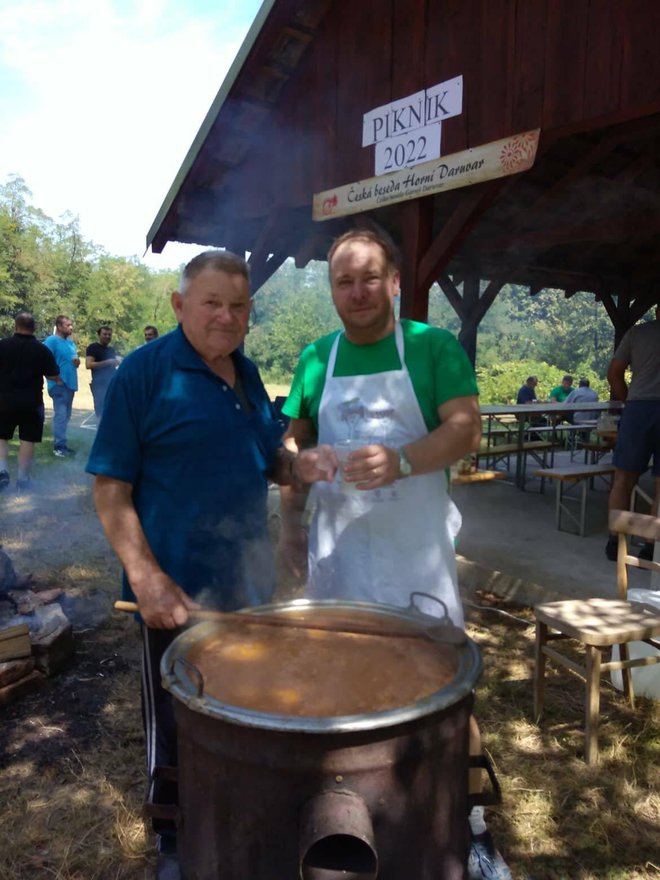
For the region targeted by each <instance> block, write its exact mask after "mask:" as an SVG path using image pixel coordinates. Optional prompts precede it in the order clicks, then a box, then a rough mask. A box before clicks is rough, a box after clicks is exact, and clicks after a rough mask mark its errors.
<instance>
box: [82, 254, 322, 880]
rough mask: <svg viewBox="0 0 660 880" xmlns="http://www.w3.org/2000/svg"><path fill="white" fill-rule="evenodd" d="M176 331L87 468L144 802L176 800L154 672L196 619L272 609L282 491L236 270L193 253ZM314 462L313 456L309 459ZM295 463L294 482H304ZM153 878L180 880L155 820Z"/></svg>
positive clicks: (179, 297)
mask: <svg viewBox="0 0 660 880" xmlns="http://www.w3.org/2000/svg"><path fill="white" fill-rule="evenodd" d="M172 307H173V309H174V312H175V314H176V316H177V318H178V321H179V326H178V328H177V329H176V330H174V331H172V332H171V333H168V334H167V335H165V336H161V337H160V338H158V339H156V340H154V341H153V342H152V343H150V344H149V345H145V346H142V347H141V348H139V349H137V350H136V351H134V352H133V353H132V354H130V355H129V356H128V357H127V358H126V359H125V360H124V361H122V364H121V366H120V367H119V369H118V370H117V371H116V373H115V375H114V377H113V380H112V382H111V384H110V387H109V389H108V393H107V396H106V399H105V408H104V416H103V419H102V420H101V422H100V425H99V429H98V432H97V435H96V439H95V442H94V446H93V448H92V452H91V455H90V458H89V462H88V464H87V470H88V472H90V473H92V474H95V475H96V480H95V485H94V498H95V502H96V508H97V511H98V514H99V518H100V520H101V523H102V524H103V528H104V530H105V532H106V535H107V537H108V540H109V541H110V543H111V545H112V547H113V549H114V550H115V552H116V553H117V555H118V556H119V559H120V560H121V562H122V565H123V567H124V577H123V595H124V598H126V599H129V600H135V601H137V603H138V608H139V612H140V615H141V619H142V622H143V623H142V635H143V642H144V651H143V675H142V700H143V714H144V723H145V733H146V742H147V759H148V769H149V773H150V776H151V778H152V782H151V791H150V799H151V800H152V801H153V802H154V803H166V802H167V801H168V800H171V799H173V798H174V797H175V796H176V793H175V792H174V791H167V789H166V788H164V787H163V784H162V783H161V782H160V781H159V780H156V781H155V782H154V780H153V772H154V770H155V769H156V767H158V766H163V765H169V766H176V763H177V761H176V730H175V725H174V719H173V715H172V707H171V701H170V696H169V694H168V693H167V692H166V691H165V690H164V689H163V688H162V686H161V684H160V672H159V664H160V659H161V657H162V655H163V653H164V651H165V649H166V648H167V647H168V645H169V644H170V643H171V642H172V640H173V639H174V638H175V636H176V635H178V633H179V632H180V629H179V628H180V627H181V626H183V625H184V624H185V623H186V621H187V619H188V612H189V611H190V610H191V609H193V608H196V607H198V604H201V605H204V606H205V607H213V608H218V609H222V610H227V611H229V610H233V609H236V608H241V607H244V606H247V605H258V604H261V603H263V602H265V601H268V600H269V599H270V598H271V595H272V592H273V588H274V565H273V559H272V555H271V548H270V543H269V539H268V529H267V491H268V480H269V479H273V480H275V481H276V482H280V483H287V482H290V481H291V480H292V479H293V477H294V465H293V462H294V456H293V454H292V453H291V452H289V451H288V450H286V449H285V448H284V447H283V446H282V444H281V434H282V424H281V421H280V420H279V419H278V418H277V416H276V414H275V412H274V410H273V408H272V406H271V403H270V400H269V398H268V395H267V393H266V390H265V388H264V386H263V384H262V382H261V379H260V377H259V373H258V372H257V368H256V367H255V365H254V364H253V363H252V362H251V361H249V360H248V359H247V358H246V357H244V356H243V355H242V354H241V353H240V352H239V351H238V349H239V346H240V345H241V343H242V342H243V339H244V338H245V334H246V333H247V328H248V319H249V315H250V292H249V273H248V267H247V264H246V263H245V261H244V260H243V259H241V258H240V257H237V256H235V255H234V254H229V253H227V252H225V251H205V252H204V253H202V254H200V255H198V256H197V257H195V258H194V259H193V260H192V261H191V262H190V263H189V264H188V265H187V266H186V268H185V269H184V271H183V275H182V278H181V286H180V290H179V291H178V292H175V293H173V294H172ZM308 458H309V459H310V460H312V459H313V456H312V454H311V453H310V455H309V456H308ZM305 459H306V456H305V454H304V453H303V454H302V455H301V456H298V460H297V463H296V469H295V477H297V478H301V479H302V478H305V479H313V478H314V468H313V467H312V468H311V470H308V471H306V469H305ZM154 829H155V830H156V831H157V833H158V835H159V841H158V843H159V852H160V854H161V855H160V856H159V860H158V866H157V874H156V876H157V877H158V878H175V877H177V876H179V874H178V865H177V862H176V835H175V829H174V827H173V826H170V825H168V824H167V823H164V822H163V821H162V820H161V821H160V822H159V824H157V823H156V822H155V823H154Z"/></svg>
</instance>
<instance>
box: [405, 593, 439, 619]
mask: <svg viewBox="0 0 660 880" xmlns="http://www.w3.org/2000/svg"><path fill="white" fill-rule="evenodd" d="M415 596H423V598H424V599H431V601H432V602H437V603H438V605H442V611H443V613H442V617H440V618H439V622H442V623H444V621H445V620H447V621H449V612H448V610H447V606H446V605H445V603H444V602H443V601H442V599H438V597H437V596H432V595H431V594H430V593H425V592H424V591H423V590H414V591H413V592H412V593H411V594H410V608H411V610H413V611H419V612H420V613H421V614H424V612H423V611H422V610H421V609H420V608H418V607H417V605H415Z"/></svg>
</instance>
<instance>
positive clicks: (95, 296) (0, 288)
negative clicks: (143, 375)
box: [0, 176, 177, 353]
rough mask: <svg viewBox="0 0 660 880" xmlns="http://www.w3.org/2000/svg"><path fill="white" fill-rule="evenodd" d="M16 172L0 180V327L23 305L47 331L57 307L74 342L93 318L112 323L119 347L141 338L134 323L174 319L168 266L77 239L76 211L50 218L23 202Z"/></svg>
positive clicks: (91, 331)
mask: <svg viewBox="0 0 660 880" xmlns="http://www.w3.org/2000/svg"><path fill="white" fill-rule="evenodd" d="M30 196H31V194H30V191H29V189H28V188H27V186H26V184H25V181H23V180H22V179H21V178H20V177H17V176H13V177H11V178H9V180H8V182H7V183H6V184H5V185H4V186H0V335H1V336H7V335H9V334H11V333H12V332H13V315H14V314H15V313H16V312H17V311H18V310H19V309H26V310H27V311H29V312H32V314H33V315H34V316H35V319H36V322H37V333H38V335H39V336H40V337H44V336H47V335H48V334H49V333H50V332H51V331H52V327H53V324H54V320H55V318H56V316H57V315H58V314H66V315H70V316H71V317H72V318H73V319H74V322H75V325H76V331H75V338H76V339H77V340H78V342H79V347H80V348H81V349H84V347H85V346H86V345H87V344H89V343H90V342H93V341H95V340H96V330H97V328H98V327H99V325H100V324H109V325H110V326H111V327H112V328H113V331H114V341H113V344H114V345H116V347H117V349H118V350H119V351H120V352H122V353H127V352H128V351H130V350H131V349H133V348H135V347H136V346H137V345H140V344H141V343H142V342H143V336H142V328H143V327H144V325H145V324H156V325H157V326H158V327H159V328H160V329H161V332H163V331H165V330H167V329H170V328H171V327H173V326H174V324H175V320H174V316H173V314H172V311H171V309H170V307H169V293H170V291H171V290H173V289H174V288H175V287H176V284H177V274H176V273H175V272H151V271H150V270H149V269H148V268H147V267H146V266H144V265H142V264H141V263H139V262H138V261H136V260H131V259H125V258H123V257H111V256H109V255H108V254H106V253H105V252H104V251H103V249H102V248H100V247H98V246H97V245H95V244H93V243H92V242H89V241H85V240H84V238H83V237H82V235H81V233H80V229H79V224H78V219H77V217H74V216H72V215H70V214H67V215H65V216H63V217H62V218H61V219H60V220H59V221H54V220H52V219H51V218H50V217H48V216H46V215H45V214H44V213H43V212H42V211H40V210H38V209H37V208H34V207H32V206H31V205H30V204H29V199H30Z"/></svg>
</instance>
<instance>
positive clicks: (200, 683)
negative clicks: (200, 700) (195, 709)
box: [171, 657, 204, 697]
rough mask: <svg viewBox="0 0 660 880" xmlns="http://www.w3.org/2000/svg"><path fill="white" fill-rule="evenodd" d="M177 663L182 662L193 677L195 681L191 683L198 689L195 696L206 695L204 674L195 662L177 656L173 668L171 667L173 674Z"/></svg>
mask: <svg viewBox="0 0 660 880" xmlns="http://www.w3.org/2000/svg"><path fill="white" fill-rule="evenodd" d="M177 663H180V664H181V665H182V666H183V667H184V669H185V671H186V672H187V673H188V675H189V676H190V677H191V678H192V679H193V681H192V682H191V683H192V685H193V687H195V688H196V689H197V693H196V694H195V696H196V697H202V696H203V695H204V676H203V675H202V673H201V672H200V671H199V669H198V668H197V667H196V666H195V665H194V663H191V662H190V661H189V660H186V659H185V658H184V657H177V658H176V659H175V660H174V663H172V668H171V672H172V674H174V669H175V667H176V665H177Z"/></svg>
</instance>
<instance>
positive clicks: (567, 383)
mask: <svg viewBox="0 0 660 880" xmlns="http://www.w3.org/2000/svg"><path fill="white" fill-rule="evenodd" d="M572 387H573V377H572V376H564V378H563V379H562V380H561V385H555V387H554V388H552V389H551V390H550V394H549V395H548V400H554V401H556V402H557V403H563V402H564V401H565V400H566V398H567V397H568V395H569V394H570V393H571V389H572Z"/></svg>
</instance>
